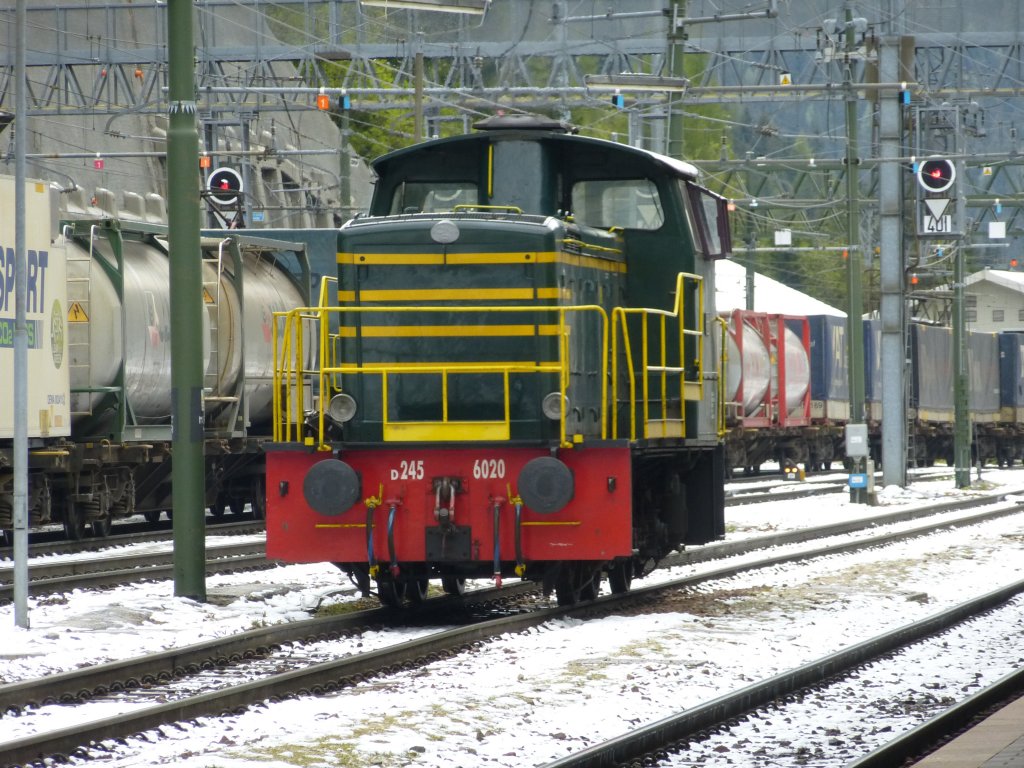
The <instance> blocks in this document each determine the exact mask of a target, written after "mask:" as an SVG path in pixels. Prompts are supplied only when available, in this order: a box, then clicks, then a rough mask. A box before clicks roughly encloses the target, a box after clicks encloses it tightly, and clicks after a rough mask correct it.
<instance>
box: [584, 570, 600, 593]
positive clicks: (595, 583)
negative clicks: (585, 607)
mask: <svg viewBox="0 0 1024 768" xmlns="http://www.w3.org/2000/svg"><path fill="white" fill-rule="evenodd" d="M600 594H601V571H600V570H599V571H598V572H597V573H595V574H594V575H593V576H592V577H591V578H590V579H588V580H587V581H584V582H583V585H582V586H581V587H580V600H597V596H598V595H600Z"/></svg>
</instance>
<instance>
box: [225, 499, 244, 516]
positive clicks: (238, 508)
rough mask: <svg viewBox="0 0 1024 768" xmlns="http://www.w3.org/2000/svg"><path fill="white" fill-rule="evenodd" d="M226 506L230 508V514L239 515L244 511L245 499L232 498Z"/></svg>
mask: <svg viewBox="0 0 1024 768" xmlns="http://www.w3.org/2000/svg"><path fill="white" fill-rule="evenodd" d="M228 508H229V509H230V510H231V514H232V515H234V516H235V517H239V516H240V515H241V514H242V513H243V512H245V499H232V500H231V501H230V502H229V503H228Z"/></svg>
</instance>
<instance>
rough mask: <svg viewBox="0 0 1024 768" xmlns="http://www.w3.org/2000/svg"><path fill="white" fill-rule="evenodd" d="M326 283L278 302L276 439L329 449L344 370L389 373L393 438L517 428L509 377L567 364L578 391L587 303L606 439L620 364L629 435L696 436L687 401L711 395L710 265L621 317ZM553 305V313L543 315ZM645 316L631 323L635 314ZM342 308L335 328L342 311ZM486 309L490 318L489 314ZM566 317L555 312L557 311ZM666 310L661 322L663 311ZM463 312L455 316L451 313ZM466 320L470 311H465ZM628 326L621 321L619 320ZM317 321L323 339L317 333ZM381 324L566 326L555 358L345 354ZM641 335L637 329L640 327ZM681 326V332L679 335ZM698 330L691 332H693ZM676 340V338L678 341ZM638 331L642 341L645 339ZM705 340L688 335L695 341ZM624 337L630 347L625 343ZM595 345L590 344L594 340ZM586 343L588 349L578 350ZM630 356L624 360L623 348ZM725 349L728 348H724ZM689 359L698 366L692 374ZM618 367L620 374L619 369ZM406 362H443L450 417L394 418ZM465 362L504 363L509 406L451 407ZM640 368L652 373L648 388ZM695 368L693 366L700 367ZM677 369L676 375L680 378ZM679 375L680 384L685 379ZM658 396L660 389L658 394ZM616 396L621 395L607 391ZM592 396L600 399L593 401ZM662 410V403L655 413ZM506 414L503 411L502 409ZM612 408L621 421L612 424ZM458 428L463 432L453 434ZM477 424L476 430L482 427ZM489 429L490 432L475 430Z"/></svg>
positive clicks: (546, 329)
mask: <svg viewBox="0 0 1024 768" xmlns="http://www.w3.org/2000/svg"><path fill="white" fill-rule="evenodd" d="M329 280H332V279H331V278H328V279H325V280H324V281H323V282H322V283H321V289H320V300H321V302H322V305H321V306H319V307H302V308H298V309H294V310H291V311H289V312H277V313H274V339H273V354H274V360H275V365H274V374H273V381H274V392H273V398H274V402H273V406H274V439H275V440H278V441H293V440H301V441H304V442H306V443H307V444H309V445H315V446H317V447H319V448H321V449H327V448H328V446H327V442H328V437H327V427H328V426H329V424H328V423H326V422H325V415H324V414H325V411H326V403H327V401H328V400H329V399H330V397H331V396H332V395H333V394H336V393H338V392H340V391H341V377H342V376H343V375H344V376H380V377H381V378H380V384H379V385H377V386H379V387H380V389H379V392H380V399H381V404H382V413H381V423H382V427H383V429H384V430H385V434H384V439H385V440H387V439H389V437H388V436H389V435H390V439H392V440H414V441H415V440H428V441H429V440H439V439H445V440H447V439H495V440H502V439H509V438H508V435H509V430H510V423H511V417H512V409H511V395H510V392H511V384H510V377H511V376H512V375H513V374H547V375H551V374H554V375H556V376H557V380H558V386H559V391H560V392H561V393H562V395H563V396H568V397H569V399H570V401H571V391H570V390H571V387H572V379H573V372H574V371H577V372H578V370H579V367H578V366H577V367H574V366H573V364H572V361H571V360H570V358H571V356H572V355H573V353H574V349H575V350H578V349H579V343H578V342H577V343H576V344H571V343H570V329H571V328H572V327H573V324H574V320H576V319H579V318H582V317H584V316H587V315H592V316H594V317H596V318H597V322H599V323H600V328H601V330H600V334H599V335H600V364H599V365H600V370H599V371H598V372H597V375H598V376H599V381H604V382H610V389H611V393H612V397H611V398H609V387H608V386H602V387H600V413H599V415H598V422H599V426H600V436H601V438H602V439H607V438H608V437H611V438H613V439H617V438H618V437H619V431H620V430H619V419H618V416H617V411H616V410H615V409H616V408H617V403H618V397H619V391H618V390H619V376H620V370H619V369H620V367H621V365H624V366H625V369H626V370H625V372H624V373H623V374H622V375H623V376H624V378H625V383H626V386H627V388H628V403H626V405H628V408H629V419H628V423H629V435H628V438H629V439H630V440H636V439H638V435H640V436H642V437H643V438H645V439H651V438H657V437H683V436H686V401H687V400H696V399H700V398H703V395H704V391H705V388H704V380H705V376H704V372H705V359H704V358H705V350H704V336H705V309H704V305H705V295H704V282H703V279H702V277H701V276H700V275H697V274H693V273H680V274H679V275H678V276H677V278H676V298H675V302H674V306H673V308H672V309H671V310H664V309H644V308H625V307H616V308H614V309H613V310H612V312H611V323H609V322H608V321H609V315H608V313H607V311H606V310H605V309H604V308H602V307H600V306H598V305H578V306H566V307H559V306H484V305H480V306H458V307H452V306H438V305H434V306H408V305H404V306H373V307H369V306H342V307H339V306H326V300H327V298H326V297H328V296H329V292H328V290H327V285H328V281H329ZM694 287H695V288H696V303H697V306H696V307H693V308H692V309H691V308H689V307H688V306H687V304H686V292H687V290H689V289H692V288H694ZM687 311H690V312H691V313H692V314H693V319H694V323H695V325H696V327H694V328H687V327H686V313H687ZM409 313H416V314H419V316H420V317H421V318H422V317H423V315H430V314H435V315H442V314H443V315H445V316H446V317H445V319H444V322H443V323H439V324H437V325H423V324H418V325H412V324H410V325H407V326H403V325H400V324H390V325H389V324H386V323H384V324H379V325H373V324H367V323H364V322H360V323H358V324H356V327H355V328H352V327H345V326H343V325H342V319H343V318H342V316H343V315H347V316H357V315H358V316H361V317H380V318H389V319H390V318H394V317H396V316H401V315H403V314H409ZM522 313H530V314H533V315H537V316H539V317H535V318H532V319H531V320H530V322H528V323H524V324H521V325H520V324H504V325H498V324H496V323H494V322H493V320H494V318H500V317H501V316H502V315H506V316H515V315H516V314H522ZM545 314H547V315H549V316H551V317H552V322H550V323H548V324H544V323H542V322H540V320H541V319H542V317H543V316H544V315H545ZM631 317H634V318H637V319H638V321H639V327H637V325H636V324H633V325H632V326H631V324H630V318H631ZM335 318H336V322H334V323H333V327H334V328H336V329H337V330H336V331H335V332H332V331H331V328H332V322H331V321H332V319H335ZM482 318H488V319H490V320H491V321H492V322H491V323H490V324H485V323H484V322H483V321H482ZM556 319H557V323H556V322H553V321H554V320H556ZM655 320H656V321H657V324H656V325H653V324H652V323H653V321H655ZM453 321H454V322H453ZM460 321H461V322H460ZM620 328H621V329H620ZM314 333H316V335H317V338H316V340H315V344H316V346H315V347H314V346H313V343H314V339H313V334H314ZM368 334H375V335H376V336H378V337H390V336H407V337H416V336H424V337H426V336H430V335H432V334H433V335H436V336H438V337H441V338H445V337H458V336H481V337H486V336H488V335H490V336H509V335H519V336H537V335H550V336H556V337H557V339H555V341H556V345H555V350H556V351H555V352H554V359H551V360H527V361H517V360H505V361H479V360H459V361H456V360H441V361H436V362H425V361H417V362H400V361H397V360H395V361H374V362H363V361H361V360H346V359H342V357H341V354H342V344H341V341H342V338H343V337H345V336H348V337H351V336H353V335H363V336H366V335H368ZM637 336H639V341H638V339H637ZM674 336H675V337H677V338H673V337H674ZM694 338H695V339H696V341H695V342H694V341H692V339H694ZM670 341H671V342H672V343H671V344H670V343H669V342H670ZM638 343H639V347H640V348H639V350H638V349H637V345H638ZM694 343H695V344H696V346H690V345H691V344H694ZM620 345H621V347H620ZM311 349H316V350H318V351H319V355H318V358H317V361H318V362H317V363H316V364H314V363H313V362H311V361H310V360H309V359H308V358H309V350H311ZM590 349H591V350H592V347H591V348H590ZM577 354H579V352H577ZM620 354H621V356H622V360H621V361H620V359H619V356H620ZM723 354H724V352H723ZM688 370H689V371H691V373H692V377H688V376H687V371H688ZM609 372H610V375H609ZM398 374H403V375H408V374H433V375H439V376H440V377H441V397H442V401H443V403H442V405H441V419H440V421H437V420H434V421H425V422H411V421H397V422H396V421H390V420H389V418H388V408H387V405H388V395H389V393H388V377H389V376H394V375H398ZM462 374H494V375H498V376H500V377H501V381H502V383H503V384H502V387H503V390H504V394H503V403H502V411H503V415H502V417H501V418H498V419H493V420H480V421H452V420H451V419H450V414H449V408H448V406H449V403H448V397H449V381H450V378H451V377H452V376H456V375H462ZM637 375H642V377H643V379H642V382H641V383H640V384H639V389H640V392H639V393H638V391H637V390H638V383H637V381H636V377H637ZM694 377H695V378H694ZM676 378H678V384H676ZM724 378H725V377H724V375H722V376H720V377H719V379H720V380H719V383H718V387H719V398H718V399H719V406H720V410H721V407H722V406H721V404H722V402H723V400H724V396H723V393H722V392H721V388H722V387H723V386H724V384H723V382H724ZM677 387H678V388H677ZM317 395H319V397H320V402H321V406H322V407H320V408H315V411H316V415H315V423H314V422H310V423H309V424H308V425H307V423H306V422H307V416H308V417H310V418H312V417H313V414H312V413H311V412H312V411H314V405H315V397H316V396H317ZM653 397H657V400H653V399H652V398H653ZM676 397H678V404H679V414H678V415H676V414H674V413H671V412H670V410H669V405H670V403H672V402H675V401H676ZM610 399H611V404H610V403H609V400H610ZM592 407H593V406H592ZM652 410H654V412H653V413H652ZM495 414H497V411H495ZM638 415H640V417H641V418H642V420H643V427H642V431H641V430H640V429H639V428H638V425H637V423H636V422H637V417H638ZM609 420H610V421H611V427H610V428H609V423H608V422H609ZM723 420H724V412H723V413H719V414H717V424H716V426H717V428H718V431H719V434H722V430H723V424H724V421H723ZM567 422H568V419H567V413H566V399H565V397H563V398H561V401H560V419H559V432H558V438H559V441H560V443H561V444H562V445H572V444H573V442H574V440H578V439H580V438H576V437H575V436H571V435H569V434H568V431H567V430H568V426H567ZM457 430H465V433H464V435H466V436H456V437H454V438H452V435H453V434H456V433H457ZM473 430H476V432H475V433H474V432H473ZM471 434H472V435H476V434H480V435H487V437H486V438H480V437H476V436H473V437H470V436H468V435H471Z"/></svg>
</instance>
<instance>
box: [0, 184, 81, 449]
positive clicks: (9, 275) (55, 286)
mask: <svg viewBox="0 0 1024 768" xmlns="http://www.w3.org/2000/svg"><path fill="white" fill-rule="evenodd" d="M15 189H16V187H15V182H14V179H12V178H10V177H0V211H2V212H3V213H2V214H0V371H3V375H2V377H0V400H2V404H0V438H13V437H14V346H15V325H16V320H17V307H16V302H15V297H16V291H17V286H16V284H15V274H16V271H15V267H16V263H15V262H16V256H15V242H14V238H15V221H14V206H15V200H14V198H15ZM51 195H52V192H51V191H50V188H49V185H47V184H45V183H44V182H41V181H28V182H26V183H25V266H26V277H27V280H26V286H25V288H26V307H25V310H26V311H25V331H26V336H27V347H28V366H27V371H26V376H27V378H28V392H27V404H26V405H27V409H26V412H27V417H28V418H27V421H28V436H29V438H47V437H66V436H68V435H70V434H71V413H70V401H71V398H70V384H69V381H70V379H69V376H68V368H69V365H68V363H69V359H68V342H67V333H66V323H67V322H68V319H69V318H70V317H71V316H72V315H73V313H74V311H75V310H74V308H73V307H69V306H68V304H67V299H66V295H67V291H66V285H65V250H64V246H63V244H62V242H61V241H59V240H55V239H54V238H53V236H52V235H53V232H54V226H53V222H52V219H51V210H52V209H53V207H54V206H55V201H53V200H52V199H51Z"/></svg>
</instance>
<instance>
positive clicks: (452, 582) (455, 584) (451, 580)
mask: <svg viewBox="0 0 1024 768" xmlns="http://www.w3.org/2000/svg"><path fill="white" fill-rule="evenodd" d="M441 589H443V590H444V592H445V594H446V595H455V596H456V597H461V596H462V595H464V594H465V593H466V580H465V579H463V578H462V577H460V576H442V577H441Z"/></svg>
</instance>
